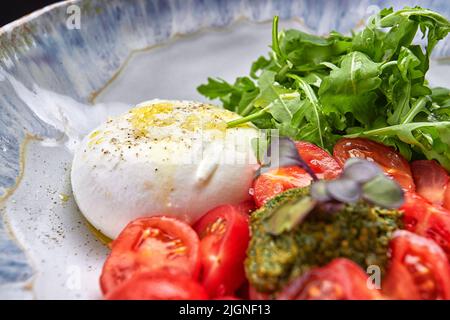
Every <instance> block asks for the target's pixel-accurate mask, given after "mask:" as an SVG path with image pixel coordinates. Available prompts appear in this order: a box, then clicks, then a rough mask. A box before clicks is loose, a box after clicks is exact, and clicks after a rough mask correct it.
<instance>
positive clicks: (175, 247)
mask: <svg viewBox="0 0 450 320" xmlns="http://www.w3.org/2000/svg"><path fill="white" fill-rule="evenodd" d="M111 249H112V251H111V254H110V255H109V257H108V258H107V260H106V262H105V264H104V266H103V271H102V275H101V277H100V285H101V288H102V291H103V293H105V294H106V293H108V292H110V291H111V290H112V289H113V288H115V287H116V286H117V285H119V284H120V283H122V282H123V281H125V280H127V279H128V278H130V277H131V276H132V275H133V274H134V273H136V272H138V271H149V270H158V269H161V268H173V269H176V270H179V271H182V272H184V273H185V274H187V275H189V276H191V277H192V278H194V279H195V278H197V277H198V273H199V270H200V259H199V239H198V236H197V234H196V233H195V231H194V230H193V229H192V228H191V227H190V226H189V225H187V224H186V223H184V222H182V221H179V220H177V219H174V218H168V217H150V218H140V219H137V220H134V221H133V222H131V223H129V224H128V225H127V226H126V227H125V229H123V230H122V232H121V233H120V235H119V236H118V237H117V239H116V240H114V242H113V243H112V246H111Z"/></svg>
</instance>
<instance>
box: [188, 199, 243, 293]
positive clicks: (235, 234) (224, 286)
mask: <svg viewBox="0 0 450 320" xmlns="http://www.w3.org/2000/svg"><path fill="white" fill-rule="evenodd" d="M248 219H249V218H248V214H247V213H244V212H243V211H242V210H241V208H240V207H236V206H232V205H222V206H219V207H217V208H215V209H212V210H211V211H209V212H207V213H206V214H205V215H204V216H203V217H202V218H201V219H200V220H199V221H198V222H197V223H196V224H195V226H194V229H195V230H196V231H197V233H198V235H199V237H200V252H201V258H200V259H201V268H202V269H201V277H200V281H201V282H202V284H203V286H204V287H205V288H206V290H207V291H208V293H209V295H210V296H211V297H220V296H227V295H232V294H233V293H234V292H235V290H236V289H238V288H239V287H240V286H241V285H242V284H243V283H244V281H245V272H244V260H245V257H246V251H247V247H248V243H249V241H250V231H249V222H248Z"/></svg>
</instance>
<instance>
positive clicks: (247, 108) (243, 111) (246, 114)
mask: <svg viewBox="0 0 450 320" xmlns="http://www.w3.org/2000/svg"><path fill="white" fill-rule="evenodd" d="M252 110H253V102H250V103H249V104H248V105H247V106H246V107H245V109H244V110H242V112H241V116H243V117H246V116H248V114H249V113H250V112H251V111H252Z"/></svg>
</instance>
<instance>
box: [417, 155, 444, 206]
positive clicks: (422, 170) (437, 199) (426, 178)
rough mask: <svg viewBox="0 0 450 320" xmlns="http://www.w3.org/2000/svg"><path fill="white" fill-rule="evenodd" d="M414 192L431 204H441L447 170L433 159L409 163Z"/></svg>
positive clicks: (442, 202)
mask: <svg viewBox="0 0 450 320" xmlns="http://www.w3.org/2000/svg"><path fill="white" fill-rule="evenodd" d="M411 171H412V175H413V178H414V183H415V185H416V192H417V193H418V194H420V195H421V196H422V197H424V198H425V199H427V200H428V201H430V202H431V203H433V204H437V205H443V204H444V196H445V191H446V189H447V185H448V181H449V177H448V174H447V171H445V169H444V168H442V167H441V165H440V164H439V163H437V162H436V161H434V160H417V161H413V162H412V163H411Z"/></svg>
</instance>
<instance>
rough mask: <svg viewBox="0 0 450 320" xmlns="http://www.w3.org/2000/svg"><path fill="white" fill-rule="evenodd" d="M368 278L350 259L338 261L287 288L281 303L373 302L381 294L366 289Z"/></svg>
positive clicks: (305, 276)
mask: <svg viewBox="0 0 450 320" xmlns="http://www.w3.org/2000/svg"><path fill="white" fill-rule="evenodd" d="M367 279H368V275H367V274H366V273H365V272H364V270H363V269H361V267H360V266H358V265H357V264H356V263H354V262H353V261H351V260H349V259H345V258H338V259H334V260H333V261H331V262H330V263H329V264H327V265H326V266H324V267H320V268H315V269H312V270H311V271H309V272H307V273H306V274H304V275H302V276H300V277H299V278H297V279H296V280H294V281H292V282H291V283H290V284H288V285H287V286H286V287H285V288H284V289H283V290H282V291H281V292H280V294H279V295H278V297H277V299H280V300H372V299H381V298H382V296H381V294H380V292H379V291H378V290H377V289H375V288H369V287H368V285H367Z"/></svg>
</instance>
